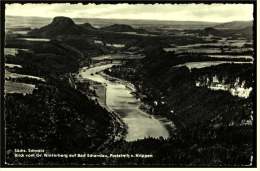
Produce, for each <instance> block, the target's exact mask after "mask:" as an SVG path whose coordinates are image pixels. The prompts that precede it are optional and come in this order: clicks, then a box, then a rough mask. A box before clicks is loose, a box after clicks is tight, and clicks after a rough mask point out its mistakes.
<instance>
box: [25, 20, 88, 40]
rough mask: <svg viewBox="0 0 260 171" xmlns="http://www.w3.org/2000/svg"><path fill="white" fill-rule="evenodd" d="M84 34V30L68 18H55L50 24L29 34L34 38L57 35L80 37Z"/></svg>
mask: <svg viewBox="0 0 260 171" xmlns="http://www.w3.org/2000/svg"><path fill="white" fill-rule="evenodd" d="M84 33H86V29H84V28H83V27H81V26H79V25H76V24H75V23H74V21H73V20H72V19H71V18H69V17H55V18H54V19H53V20H52V22H51V23H50V24H48V25H46V26H44V27H41V28H39V29H34V30H32V31H31V32H29V35H31V36H34V37H48V38H53V37H56V36H59V35H80V34H84Z"/></svg>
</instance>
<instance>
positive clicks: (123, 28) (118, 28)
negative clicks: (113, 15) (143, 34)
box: [101, 24, 136, 32]
mask: <svg viewBox="0 0 260 171" xmlns="http://www.w3.org/2000/svg"><path fill="white" fill-rule="evenodd" d="M101 30H105V31H113V32H134V31H136V30H135V29H134V28H133V27H131V26H129V25H126V24H114V25H111V26H107V27H103V28H101Z"/></svg>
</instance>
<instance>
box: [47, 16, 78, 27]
mask: <svg viewBox="0 0 260 171" xmlns="http://www.w3.org/2000/svg"><path fill="white" fill-rule="evenodd" d="M50 25H55V26H64V25H67V26H71V25H75V23H74V21H73V20H72V19H71V18H69V17H63V16H58V17H54V18H53V20H52V22H51V24H50Z"/></svg>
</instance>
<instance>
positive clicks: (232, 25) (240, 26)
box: [214, 21, 253, 30]
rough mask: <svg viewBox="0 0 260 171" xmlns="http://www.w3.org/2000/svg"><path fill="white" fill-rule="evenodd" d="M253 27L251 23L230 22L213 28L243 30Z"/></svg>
mask: <svg viewBox="0 0 260 171" xmlns="http://www.w3.org/2000/svg"><path fill="white" fill-rule="evenodd" d="M246 27H253V21H232V22H227V23H222V24H218V25H216V26H214V28H215V29H236V30H237V29H243V28H246Z"/></svg>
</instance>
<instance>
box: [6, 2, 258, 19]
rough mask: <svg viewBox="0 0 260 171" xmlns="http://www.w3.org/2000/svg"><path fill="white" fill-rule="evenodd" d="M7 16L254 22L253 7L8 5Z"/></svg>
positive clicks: (229, 5) (240, 5)
mask: <svg viewBox="0 0 260 171" xmlns="http://www.w3.org/2000/svg"><path fill="white" fill-rule="evenodd" d="M6 16H20V17H41V18H54V17H55V16H65V17H70V18H82V19H111V20H113V19H114V20H156V21H183V22H184V21H187V22H188V21H190V22H192V21H193V22H213V23H224V22H232V21H252V20H253V5H252V4H211V5H208V4H155V5H151V4H134V5H133V4H125V3H123V4H99V5H96V4H87V5H83V4H25V5H21V4H16V3H14V4H7V5H6Z"/></svg>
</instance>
